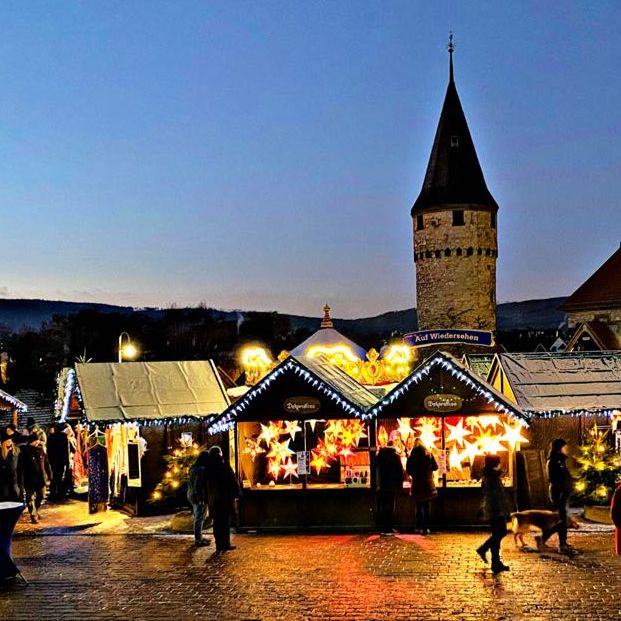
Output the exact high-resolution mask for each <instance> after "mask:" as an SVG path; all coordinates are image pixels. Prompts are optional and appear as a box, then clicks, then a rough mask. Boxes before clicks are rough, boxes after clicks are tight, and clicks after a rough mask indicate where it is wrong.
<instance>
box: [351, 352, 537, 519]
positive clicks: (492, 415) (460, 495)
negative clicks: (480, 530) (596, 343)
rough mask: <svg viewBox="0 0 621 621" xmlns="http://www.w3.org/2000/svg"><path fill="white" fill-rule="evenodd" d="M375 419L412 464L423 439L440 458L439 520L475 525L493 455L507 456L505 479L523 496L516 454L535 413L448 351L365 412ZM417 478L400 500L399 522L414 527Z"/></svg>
mask: <svg viewBox="0 0 621 621" xmlns="http://www.w3.org/2000/svg"><path fill="white" fill-rule="evenodd" d="M363 419H364V420H368V421H374V422H375V425H376V430H377V436H376V445H377V447H378V448H380V447H382V446H386V445H387V444H388V442H392V444H393V446H394V448H395V449H396V451H397V453H398V454H399V455H400V457H401V459H402V462H403V464H404V466H405V462H406V459H407V456H408V455H409V453H410V451H411V450H412V448H413V446H414V442H415V440H416V439H420V440H421V441H422V443H423V444H424V445H425V446H426V448H427V449H428V450H429V451H430V452H431V453H432V454H433V455H434V457H435V459H436V462H437V463H438V466H439V467H438V470H437V472H436V473H435V483H436V486H437V487H438V490H439V495H438V499H437V501H436V507H435V518H434V519H435V521H436V522H438V521H440V522H445V523H453V524H455V523H458V524H465V523H473V522H476V521H478V519H479V516H478V512H479V509H480V505H481V491H480V485H481V472H482V469H483V463H484V458H485V455H487V454H495V455H498V456H499V457H500V460H501V468H502V470H503V472H504V475H503V484H504V485H505V487H506V488H507V492H508V493H509V495H510V496H512V497H515V492H516V486H517V478H518V477H517V471H516V453H517V451H519V449H520V445H522V444H523V443H526V442H528V441H529V438H528V435H527V432H526V427H527V426H528V422H529V420H528V418H527V417H526V416H525V415H524V414H523V413H522V411H521V410H520V408H519V407H516V406H515V404H513V403H511V401H509V400H508V399H507V398H506V397H505V396H503V395H502V394H500V393H499V392H498V391H496V390H494V389H493V388H492V387H491V386H490V385H489V384H487V383H486V382H485V381H484V380H483V379H482V378H481V377H480V376H479V375H477V374H476V373H474V372H473V371H471V370H469V369H467V368H466V367H465V366H463V365H462V364H461V363H459V362H458V361H457V360H456V359H454V358H453V357H452V356H450V355H448V354H443V353H440V352H438V353H435V354H434V355H433V356H431V357H430V358H429V359H428V360H426V361H425V362H424V363H423V364H421V365H420V366H419V367H418V368H416V369H415V370H414V371H413V372H412V373H411V374H410V376H409V377H408V378H406V379H405V380H404V381H403V382H401V383H400V384H399V385H397V386H396V387H395V388H394V389H393V390H392V391H391V392H390V393H388V394H387V395H386V396H385V397H383V398H382V399H381V400H380V401H378V403H377V404H375V405H374V406H373V407H371V408H370V409H368V410H367V411H366V412H365V413H364V414H363ZM408 488H409V483H408V482H406V483H405V485H404V491H403V494H402V496H401V497H400V498H398V501H397V502H398V505H397V521H398V523H400V524H401V526H402V527H407V526H408V525H411V524H412V520H413V515H412V511H413V507H412V505H411V503H410V502H409V499H408V498H407V494H408V491H409V490H408Z"/></svg>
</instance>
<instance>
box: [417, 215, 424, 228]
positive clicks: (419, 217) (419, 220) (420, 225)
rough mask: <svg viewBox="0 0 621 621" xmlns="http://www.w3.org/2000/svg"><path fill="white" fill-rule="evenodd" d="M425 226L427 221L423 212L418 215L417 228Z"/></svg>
mask: <svg viewBox="0 0 621 621" xmlns="http://www.w3.org/2000/svg"><path fill="white" fill-rule="evenodd" d="M424 228H425V221H424V220H423V214H422V213H421V214H419V215H417V216H416V230H417V231H420V230H421V229H424Z"/></svg>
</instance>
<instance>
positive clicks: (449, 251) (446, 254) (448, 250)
mask: <svg viewBox="0 0 621 621" xmlns="http://www.w3.org/2000/svg"><path fill="white" fill-rule="evenodd" d="M444 256H445V257H450V256H451V249H450V248H446V249H445V250H444Z"/></svg>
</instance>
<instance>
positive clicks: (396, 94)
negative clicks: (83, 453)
mask: <svg viewBox="0 0 621 621" xmlns="http://www.w3.org/2000/svg"><path fill="white" fill-rule="evenodd" d="M620 23H621V4H619V2H604V1H598V2H581V3H574V2H561V3H551V2H521V3H518V2H503V3H499V2H495V1H493V2H467V3H466V2H433V3H430V2H414V1H411V0H405V1H397V0H384V1H382V2H372V1H368V0H354V1H352V2H344V1H339V0H334V1H331V2H320V1H317V2H308V1H304V2H301V1H300V2H298V1H295V0H285V1H283V2H277V1H273V0H270V1H269V2H267V1H265V2H261V1H252V2H235V1H231V0H226V1H222V2H215V1H210V2H202V1H199V0H195V1H190V0H171V1H169V2H162V1H159V0H132V2H126V1H125V0H119V1H112V0H101V1H98V2H90V1H86V0H65V1H63V2H49V1H47V0H46V1H41V2H35V1H34V0H25V1H24V0H5V1H4V2H2V3H0V76H1V88H0V227H1V228H0V230H2V265H1V267H0V297H43V298H49V299H65V300H78V301H101V302H111V303H118V304H129V305H134V306H142V305H150V306H167V305H169V304H171V303H173V302H175V303H177V304H178V305H185V304H191V305H194V304H197V303H199V302H201V301H205V302H206V303H207V304H208V305H209V306H215V307H219V308H244V309H256V310H279V311H282V312H291V313H301V314H311V315H317V316H319V315H320V314H321V306H322V305H323V304H324V302H326V301H328V302H330V304H331V305H332V307H333V315H334V316H337V317H356V316H368V315H372V314H376V313H380V312H383V311H387V310H395V309H400V308H407V307H410V306H412V304H413V301H414V263H413V260H412V231H411V228H412V224H411V218H410V207H411V205H412V203H413V201H414V200H415V199H416V196H417V195H418V192H419V190H420V186H421V183H422V180H423V175H424V172H425V167H426V164H427V159H428V157H429V152H430V149H431V144H432V141H433V136H434V132H435V128H436V124H437V121H438V116H439V114H440V108H441V105H442V100H443V97H444V92H445V89H446V84H447V73H448V70H447V66H448V55H447V52H446V41H447V36H448V31H449V29H453V31H454V33H455V42H456V51H455V77H456V83H457V88H458V91H459V94H460V97H461V101H462V105H463V106H464V110H465V113H466V117H467V119H468V122H469V125H470V130H471V132H472V135H473V139H474V142H475V146H476V148H477V152H478V155H479V159H480V161H481V165H482V167H483V171H484V174H485V177H486V181H487V185H488V187H489V188H490V190H491V192H492V194H493V195H494V197H495V198H496V200H497V202H498V204H499V205H500V212H499V220H498V222H499V253H500V256H499V260H498V299H499V301H510V300H523V299H529V298H535V297H550V296H556V295H566V294H569V293H571V292H572V291H573V290H574V289H575V288H576V287H577V286H578V285H579V284H580V283H581V282H582V281H583V280H584V279H585V278H586V277H587V276H589V275H590V274H591V273H592V272H593V271H594V269H596V268H597V267H598V266H599V265H600V264H601V263H602V262H603V261H604V260H605V259H606V258H607V257H608V256H610V255H611V254H612V253H613V252H614V251H615V250H616V248H618V246H619V241H620V240H621V205H620V202H621V201H620V199H619V195H620V189H621V141H620V140H619V137H620V136H621V131H620V130H621V115H620V114H619V102H620V101H621V80H620V79H619V64H620V61H619V59H620V58H621V35H620V33H619V25H620ZM620 277H621V275H620Z"/></svg>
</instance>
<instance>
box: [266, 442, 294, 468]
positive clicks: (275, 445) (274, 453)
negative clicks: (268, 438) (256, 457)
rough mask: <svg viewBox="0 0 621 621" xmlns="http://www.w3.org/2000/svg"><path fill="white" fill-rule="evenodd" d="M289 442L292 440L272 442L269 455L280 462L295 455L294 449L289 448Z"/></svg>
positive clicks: (282, 462)
mask: <svg viewBox="0 0 621 621" xmlns="http://www.w3.org/2000/svg"><path fill="white" fill-rule="evenodd" d="M289 442H291V440H285V441H284V442H272V444H271V445H270V452H269V453H268V454H267V457H268V458H269V459H274V460H276V461H277V463H278V464H284V463H285V461H286V460H287V458H288V457H289V456H290V455H293V451H292V450H291V449H290V448H289Z"/></svg>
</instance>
